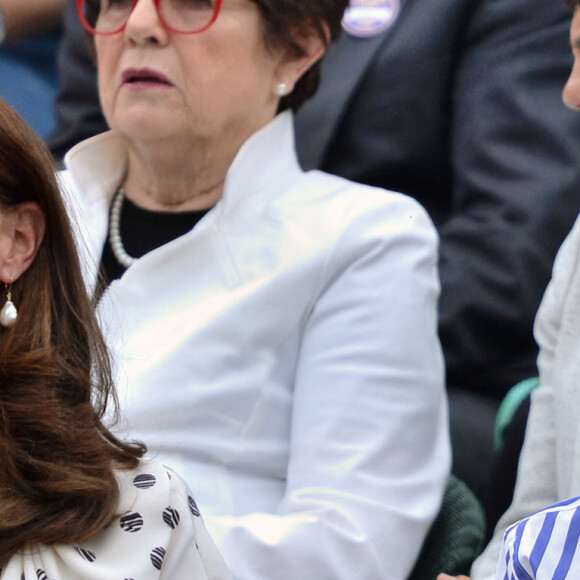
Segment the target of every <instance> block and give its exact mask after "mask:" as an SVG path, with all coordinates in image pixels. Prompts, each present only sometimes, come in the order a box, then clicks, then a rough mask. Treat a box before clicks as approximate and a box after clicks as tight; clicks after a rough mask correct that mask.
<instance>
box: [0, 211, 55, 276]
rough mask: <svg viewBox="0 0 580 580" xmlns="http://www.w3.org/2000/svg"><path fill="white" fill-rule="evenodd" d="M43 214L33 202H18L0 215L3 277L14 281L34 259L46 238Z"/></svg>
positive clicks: (0, 257) (0, 265)
mask: <svg viewBox="0 0 580 580" xmlns="http://www.w3.org/2000/svg"><path fill="white" fill-rule="evenodd" d="M45 227H46V224H45V220H44V214H43V212H42V210H41V209H40V206H39V205H38V204H37V203H34V202H26V203H22V204H20V205H18V206H16V207H15V208H13V209H10V210H9V211H6V212H3V213H2V216H0V280H1V281H2V282H4V283H5V284H10V283H11V282H15V281H16V280H18V278H20V276H22V274H23V273H24V272H26V270H28V268H29V267H30V264H32V262H33V261H34V258H35V257H36V253H37V252H38V248H39V247H40V244H41V243H42V240H43V239H44V231H45Z"/></svg>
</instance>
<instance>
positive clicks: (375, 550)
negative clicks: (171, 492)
mask: <svg viewBox="0 0 580 580" xmlns="http://www.w3.org/2000/svg"><path fill="white" fill-rule="evenodd" d="M124 160H125V153H124V148H123V143H122V141H121V140H120V139H119V138H118V137H115V135H113V134H111V133H109V134H104V135H101V136H98V137H96V138H93V139H91V140H89V141H87V142H85V143H83V144H81V145H79V146H77V147H76V148H74V149H73V150H72V151H71V152H70V153H69V155H68V156H67V158H66V164H67V167H68V169H69V171H68V172H65V173H64V174H63V182H64V189H65V190H66V192H67V195H69V196H71V197H72V204H73V207H74V208H75V211H76V212H77V213H78V214H79V219H80V229H81V235H82V237H83V239H84V244H85V246H86V248H85V249H86V256H85V258H86V259H85V263H86V265H87V276H88V279H89V280H92V281H94V279H95V274H96V268H97V264H98V263H99V261H100V254H101V250H102V247H103V244H104V243H105V238H106V233H107V223H108V222H107V211H108V206H109V203H110V199H111V197H112V195H113V193H114V191H115V189H116V188H117V187H118V185H119V183H120V182H121V180H122V177H123V175H124V171H125V161H124ZM144 235H146V232H145V233H144ZM436 255H437V235H436V232H435V229H434V227H433V225H432V223H431V221H430V220H429V218H428V217H427V215H426V213H425V211H424V210H423V209H422V208H421V207H420V206H419V205H418V204H417V203H416V202H414V201H413V200H411V199H410V198H407V197H405V196H403V195H399V194H395V193H390V192H386V191H383V190H379V189H375V188H370V187H366V186H362V185H356V184H354V183H351V182H348V181H345V180H343V179H340V178H337V177H332V176H329V175H326V174H323V173H320V172H309V173H303V172H302V171H301V169H300V168H299V165H298V162H297V160H296V156H295V153H294V143H293V130H292V116H291V114H290V113H284V114H281V115H279V116H278V117H277V118H276V119H275V120H274V121H272V122H271V123H270V124H269V125H268V126H267V127H265V128H263V129H262V130H261V131H259V132H258V133H257V134H255V135H254V136H252V137H251V138H250V139H249V140H248V141H247V142H246V143H245V144H244V146H243V147H242V148H241V150H240V152H239V153H238V155H237V157H236V159H235V160H234V162H233V164H232V166H231V168H230V170H229V172H228V175H227V178H226V182H225V186H224V193H223V198H222V199H221V201H220V202H219V203H218V204H217V205H216V206H215V208H213V209H212V210H211V211H210V212H209V213H208V214H207V215H206V216H205V217H204V218H203V219H202V220H201V221H200V222H199V223H198V224H197V225H196V226H195V228H193V229H192V230H191V231H190V232H189V233H187V234H186V235H184V236H182V237H180V238H178V239H176V240H174V241H173V242H171V243H168V244H166V245H164V246H162V247H160V248H158V249H156V250H154V251H152V252H150V253H149V254H146V255H145V256H143V257H142V258H141V259H139V260H138V261H137V262H136V263H135V264H134V265H133V266H131V268H130V269H129V270H128V271H127V272H126V273H125V275H124V276H123V277H122V278H121V279H120V280H118V281H115V282H113V283H112V284H111V286H110V287H109V289H108V290H107V292H106V293H105V295H104V297H103V298H102V300H101V303H100V308H99V315H100V318H101V321H102V324H103V328H104V330H105V333H106V335H107V337H108V339H109V341H110V344H111V346H112V347H113V349H114V351H115V352H116V353H117V354H118V367H119V391H120V401H121V406H122V409H123V411H124V415H125V420H126V425H127V428H128V429H130V433H131V435H132V436H134V437H137V438H139V439H141V440H143V441H145V443H146V444H147V445H148V446H149V449H150V451H151V452H152V453H154V454H156V455H157V456H158V457H160V458H162V460H163V461H164V462H167V464H168V465H170V466H171V467H172V468H174V469H176V470H177V471H178V472H180V473H181V474H182V475H183V476H184V477H185V479H186V481H187V482H188V484H189V485H190V486H191V488H192V490H193V492H194V494H195V496H196V498H197V499H198V502H199V504H200V508H201V510H202V513H203V514H204V517H205V521H206V524H207V526H208V529H209V530H210V532H211V533H212V535H213V537H214V539H215V540H216V542H217V544H218V546H219V547H220V549H221V550H222V553H223V555H224V557H225V559H226V561H227V563H228V565H229V566H230V569H231V570H232V572H233V575H234V577H235V578H240V579H242V578H243V579H244V580H249V579H252V580H253V579H256V580H257V579H266V578H268V579H270V578H276V579H277V580H286V579H288V580H290V579H292V580H298V579H299V580H325V579H328V580H340V579H343V578H344V579H345V580H346V579H348V580H353V579H354V578H356V579H357V580H363V579H368V580H377V579H379V578H389V579H390V580H394V579H403V578H405V577H406V575H407V574H408V572H409V571H410V569H411V567H412V565H413V562H414V560H415V558H416V556H417V553H418V551H419V549H420V546H421V543H422V540H423V538H424V536H425V534H426V532H427V530H428V527H429V525H430V523H431V521H432V520H433V518H434V517H435V515H436V513H437V511H438V508H439V505H440V500H441V497H442V494H443V490H444V487H445V482H446V478H447V475H448V473H449V467H450V448H449V435H448V428H447V409H446V399H445V392H444V386H443V385H444V380H443V361H442V355H441V351H440V346H439V343H438V338H437V316H436V311H437V298H438V292H439V284H438V278H437V270H436Z"/></svg>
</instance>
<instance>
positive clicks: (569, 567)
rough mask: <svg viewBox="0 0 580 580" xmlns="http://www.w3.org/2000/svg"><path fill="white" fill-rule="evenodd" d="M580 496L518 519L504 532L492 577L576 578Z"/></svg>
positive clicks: (519, 579)
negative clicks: (495, 570)
mask: <svg viewBox="0 0 580 580" xmlns="http://www.w3.org/2000/svg"><path fill="white" fill-rule="evenodd" d="M579 539H580V498H578V497H574V498H571V499H568V500H565V501H562V502H560V503H558V504H555V505H553V506H550V507H548V508H546V509H544V510H542V511H540V512H538V513H536V514H534V515H531V516H529V517H527V518H525V519H523V520H520V521H519V522H517V523H516V524H514V525H513V526H512V527H511V528H509V529H508V530H507V532H506V534H505V537H504V540H503V545H502V550H501V554H500V558H499V562H498V568H497V575H496V580H565V579H566V578H569V579H576V580H577V579H580V551H579V550H578V541H579Z"/></svg>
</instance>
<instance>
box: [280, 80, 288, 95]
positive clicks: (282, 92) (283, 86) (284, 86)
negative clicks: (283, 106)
mask: <svg viewBox="0 0 580 580" xmlns="http://www.w3.org/2000/svg"><path fill="white" fill-rule="evenodd" d="M287 94H288V85H287V84H286V83H278V96H279V97H285V96H286V95H287Z"/></svg>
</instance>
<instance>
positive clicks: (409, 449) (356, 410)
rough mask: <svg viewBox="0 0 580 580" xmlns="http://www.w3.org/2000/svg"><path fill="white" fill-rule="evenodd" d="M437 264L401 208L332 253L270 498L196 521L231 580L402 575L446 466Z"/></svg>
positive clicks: (414, 219) (369, 216)
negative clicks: (263, 507) (238, 513)
mask: <svg viewBox="0 0 580 580" xmlns="http://www.w3.org/2000/svg"><path fill="white" fill-rule="evenodd" d="M381 195H384V194H382V193H381ZM436 255H437V237H436V233H435V230H434V228H433V226H432V224H431V222H430V220H429V218H428V217H427V216H426V214H425V212H424V211H423V210H422V208H420V207H419V206H418V205H417V204H416V203H414V202H412V201H410V200H407V199H405V198H400V199H398V201H395V202H393V203H390V204H382V205H379V206H377V205H374V206H372V207H369V209H368V211H367V212H366V213H363V214H362V216H360V217H359V218H358V219H357V220H355V221H354V223H352V224H351V225H350V226H349V228H348V229H347V230H346V232H345V233H344V234H343V235H342V237H341V239H340V241H339V243H338V244H337V245H336V246H335V247H334V249H333V251H332V253H331V255H330V256H329V257H328V259H327V261H326V263H325V266H324V268H323V270H322V271H321V272H320V278H319V280H320V283H319V287H318V289H317V292H318V293H317V299H316V300H315V302H314V306H313V309H312V312H311V314H310V317H309V319H308V322H307V324H306V327H305V330H304V335H303V339H302V343H301V352H300V357H299V363H298V369H297V373H296V378H295V384H294V398H293V414H292V424H291V441H290V456H289V461H288V473H287V489H286V493H285V496H284V498H283V501H282V502H281V503H280V505H279V506H278V509H277V512H276V513H275V514H270V515H267V514H261V513H255V514H250V515H246V516H243V517H218V516H215V517H214V516H212V517H206V518H205V519H206V523H207V525H208V528H209V530H210V532H211V534H212V536H213V537H214V539H215V540H216V542H217V544H218V546H219V547H220V549H221V551H222V554H223V555H224V557H225V559H226V561H227V563H228V565H229V567H230V570H231V572H232V575H233V576H234V578H236V579H237V580H262V579H263V580H265V579H267V578H268V579H271V578H276V579H277V580H290V579H292V580H341V579H344V580H347V579H348V580H353V579H354V578H356V579H357V580H377V579H379V578H389V580H397V579H400V580H403V579H404V578H406V577H407V575H408V574H409V572H410V570H411V568H412V566H413V564H414V561H415V559H416V556H417V554H418V552H419V550H420V547H421V544H422V541H423V539H424V537H425V535H426V533H427V530H428V528H429V525H430V524H431V522H432V520H433V518H434V517H435V515H436V513H437V511H438V509H439V505H440V501H441V497H442V494H443V491H444V487H445V483H446V479H447V475H448V472H449V464H450V452H449V437H448V429H447V407H446V399H445V393H444V384H443V383H444V380H443V361H442V356H441V352H440V347H439V342H438V339H437V320H436V319H437V317H436V311H437V297H438V291H439V285H438V279H437V271H436ZM272 420H275V418H273V419H272Z"/></svg>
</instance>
